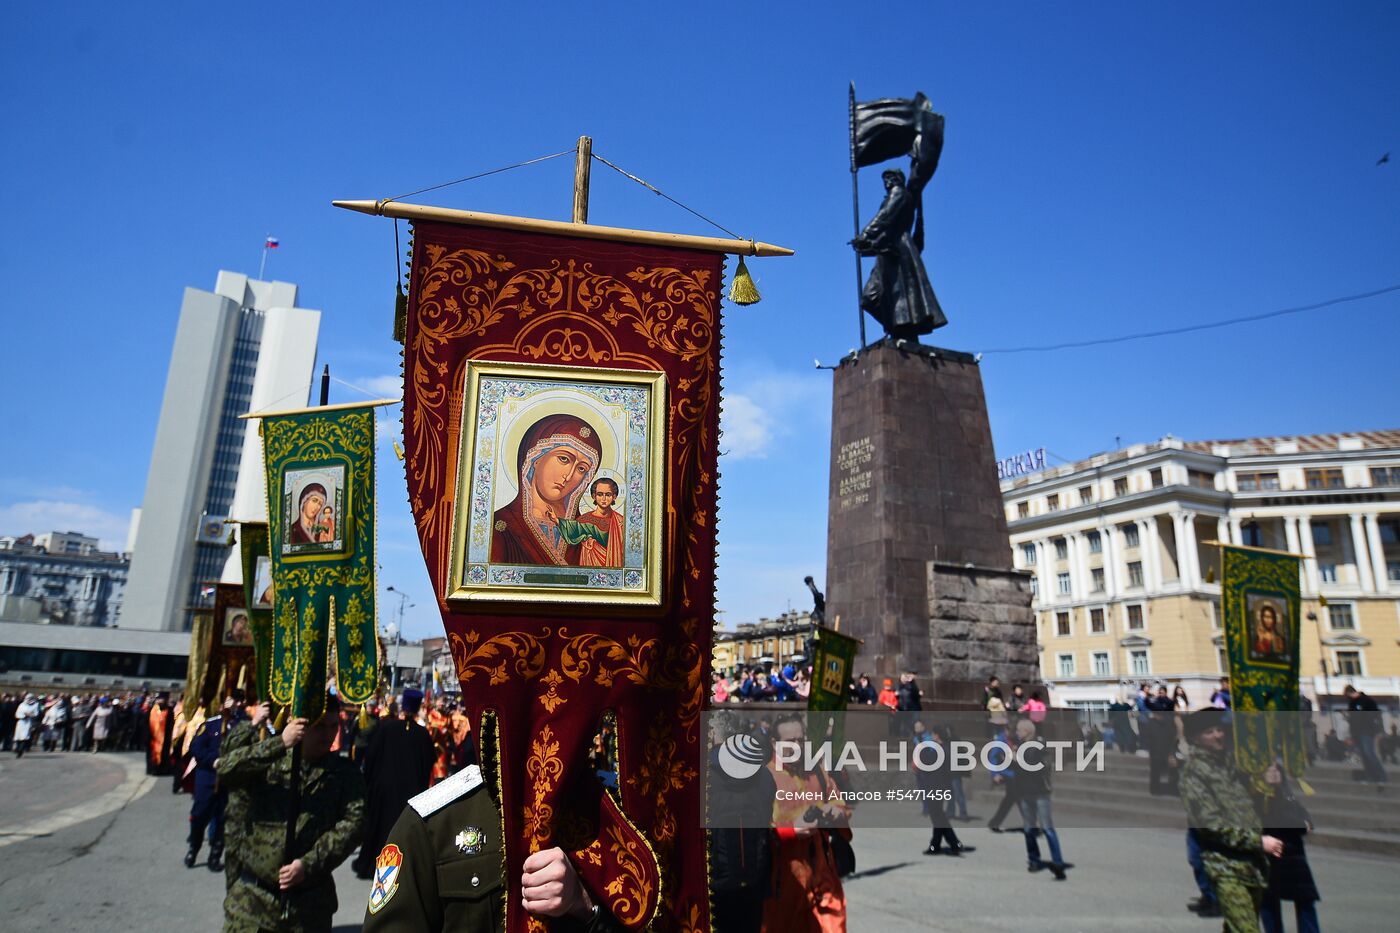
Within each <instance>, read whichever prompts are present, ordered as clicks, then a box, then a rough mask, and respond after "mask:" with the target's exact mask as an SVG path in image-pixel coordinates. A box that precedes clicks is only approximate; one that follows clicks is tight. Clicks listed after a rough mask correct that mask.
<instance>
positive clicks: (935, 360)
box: [826, 337, 1040, 701]
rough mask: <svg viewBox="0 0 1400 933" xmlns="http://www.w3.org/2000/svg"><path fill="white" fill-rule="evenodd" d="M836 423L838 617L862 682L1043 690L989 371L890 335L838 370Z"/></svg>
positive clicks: (830, 542)
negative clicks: (1012, 531) (1000, 469)
mask: <svg viewBox="0 0 1400 933" xmlns="http://www.w3.org/2000/svg"><path fill="white" fill-rule="evenodd" d="M831 420H832V425H831V486H830V493H829V512H828V516H829V517H828V526H827V571H826V573H827V576H826V581H827V618H829V619H832V618H835V617H836V616H837V615H839V616H840V617H841V632H842V633H843V634H848V635H852V636H854V637H856V638H860V639H862V640H863V641H864V644H863V645H862V647H861V653H860V656H859V657H858V659H857V661H856V672H868V673H870V674H871V675H872V676H873V677H897V675H898V674H899V673H900V672H901V671H904V670H913V671H915V672H916V673H917V674H918V675H919V683H920V686H922V687H923V689H924V691H925V693H926V695H927V696H928V697H930V698H937V699H941V700H948V701H958V700H961V701H967V700H973V699H977V698H980V686H981V684H982V683H983V682H985V680H986V678H987V677H988V676H990V675H992V674H996V675H997V676H998V677H1000V678H1001V679H1002V681H1003V682H1004V683H1007V684H1009V683H1013V682H1018V681H1019V682H1022V683H1025V684H1027V685H1029V684H1033V683H1039V682H1040V668H1039V657H1038V652H1037V647H1036V637H1035V618H1034V614H1033V613H1032V611H1031V592H1030V577H1029V575H1028V574H1025V573H1023V572H1021V571H1018V570H1015V569H1013V567H1012V561H1011V544H1010V540H1009V538H1008V537H1007V531H1006V515H1005V511H1004V506H1003V504H1002V498H1001V489H1000V486H999V484H998V482H997V472H996V455H995V452H994V449H993V446H992V434H991V427H990V425H989V423H988V421H987V402H986V398H985V397H984V395H983V392H982V374H981V371H980V369H979V368H978V366H977V363H976V361H975V360H974V359H973V358H972V357H971V356H970V355H969V354H966V353H959V352H956V351H952V350H941V349H937V348H934V347H928V346H924V345H922V344H916V343H912V342H909V341H899V342H896V341H893V340H891V339H890V338H888V337H887V338H885V339H884V340H881V341H880V342H878V343H875V344H872V345H871V346H869V347H867V348H866V349H865V350H862V351H861V352H860V353H859V354H858V355H856V356H855V357H852V358H849V359H847V360H845V361H843V362H842V363H841V365H840V366H838V367H837V369H836V371H835V374H834V385H833V392H832V419H831Z"/></svg>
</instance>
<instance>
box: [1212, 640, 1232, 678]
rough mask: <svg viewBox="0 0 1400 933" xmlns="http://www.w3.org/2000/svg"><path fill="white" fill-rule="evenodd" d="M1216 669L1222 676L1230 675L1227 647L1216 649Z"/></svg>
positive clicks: (1219, 646) (1222, 646) (1217, 647)
mask: <svg viewBox="0 0 1400 933" xmlns="http://www.w3.org/2000/svg"><path fill="white" fill-rule="evenodd" d="M1215 669H1216V670H1217V671H1219V672H1220V673H1222V674H1228V673H1230V661H1229V659H1228V658H1226V657H1225V646H1224V645H1217V646H1216V648H1215Z"/></svg>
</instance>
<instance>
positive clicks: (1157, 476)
mask: <svg viewBox="0 0 1400 933" xmlns="http://www.w3.org/2000/svg"><path fill="white" fill-rule="evenodd" d="M1147 475H1148V476H1150V477H1152V488H1153V489H1160V488H1161V486H1162V468H1161V467H1156V468H1154V469H1152V470H1149V471H1148V473H1147Z"/></svg>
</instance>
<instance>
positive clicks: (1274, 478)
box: [1235, 473, 1279, 492]
mask: <svg viewBox="0 0 1400 933" xmlns="http://www.w3.org/2000/svg"><path fill="white" fill-rule="evenodd" d="M1235 487H1236V488H1237V489H1239V491H1240V492H1259V491H1260V490H1263V489H1278V488H1279V487H1278V474H1277V473H1240V474H1237V475H1236V476H1235Z"/></svg>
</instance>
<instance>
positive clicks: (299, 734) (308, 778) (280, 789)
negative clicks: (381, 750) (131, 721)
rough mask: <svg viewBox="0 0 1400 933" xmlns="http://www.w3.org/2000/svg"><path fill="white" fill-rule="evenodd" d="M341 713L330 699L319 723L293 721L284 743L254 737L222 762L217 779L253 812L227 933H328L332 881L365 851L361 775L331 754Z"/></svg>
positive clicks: (228, 906)
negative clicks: (296, 806) (295, 792)
mask: <svg viewBox="0 0 1400 933" xmlns="http://www.w3.org/2000/svg"><path fill="white" fill-rule="evenodd" d="M339 713H340V703H339V701H338V700H337V699H336V698H335V697H327V698H326V709H325V714H324V715H323V716H322V717H321V719H320V720H318V721H317V722H315V723H313V724H308V723H307V721H306V720H305V719H293V720H292V721H291V722H289V723H288V724H287V727H286V728H285V729H283V730H282V734H281V735H279V736H272V737H270V738H256V740H255V741H253V742H250V743H249V744H247V745H244V746H242V747H240V748H235V749H233V750H230V751H225V752H224V753H223V754H222V756H221V757H220V760H219V777H220V779H221V780H222V781H223V782H224V783H225V784H226V785H227V786H228V788H229V789H230V791H238V790H240V789H241V790H243V791H245V792H246V797H245V802H246V807H247V810H246V811H245V812H244V813H242V814H241V823H242V826H241V827H240V833H239V835H240V837H241V838H239V839H238V840H237V843H236V844H237V846H238V849H237V851H236V852H234V853H233V854H232V857H231V858H230V859H229V861H230V863H231V864H232V863H235V862H236V863H237V864H238V866H239V872H238V876H237V877H236V878H234V879H233V880H232V882H231V883H230V885H229V888H228V894H227V895H226V896H225V898H224V933H282V931H286V933H292V931H296V933H302V931H306V933H329V930H330V929H331V918H332V917H333V916H334V915H335V909H336V906H337V903H336V896H335V881H334V880H333V879H332V878H331V872H333V871H334V870H335V868H336V866H337V865H339V864H340V863H341V862H343V861H345V859H346V858H347V857H348V856H349V855H350V853H351V852H353V851H354V849H355V847H356V846H358V845H359V844H360V837H361V835H362V833H363V832H364V815H365V781H364V778H363V777H362V776H361V774H360V770H359V769H358V768H356V767H355V766H354V765H353V764H351V763H350V761H349V759H346V758H342V757H340V756H339V755H333V754H331V752H330V748H331V743H332V742H334V741H335V738H336V734H337V733H338V731H339V727H340V721H339ZM259 735H260V733H257V732H255V733H254V736H255V737H257V736H259ZM297 743H301V750H302V764H301V812H300V816H299V817H298V819H297V827H296V834H295V840H294V842H293V845H292V851H291V853H290V857H289V858H284V857H283V846H284V845H285V842H286V835H287V818H288V815H289V812H290V808H291V792H290V782H291V759H292V756H291V754H290V750H291V749H292V748H293V747H294V746H295V745H297ZM229 841H230V844H231V845H232V844H234V843H233V840H229Z"/></svg>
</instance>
